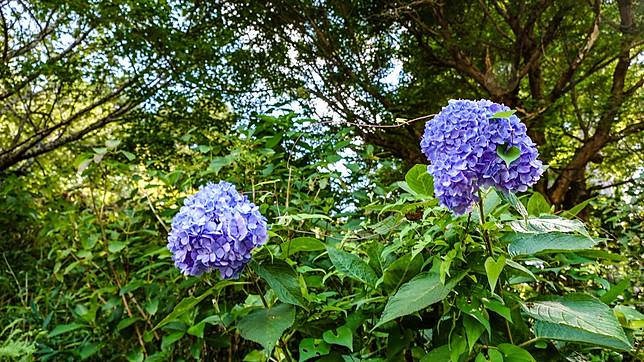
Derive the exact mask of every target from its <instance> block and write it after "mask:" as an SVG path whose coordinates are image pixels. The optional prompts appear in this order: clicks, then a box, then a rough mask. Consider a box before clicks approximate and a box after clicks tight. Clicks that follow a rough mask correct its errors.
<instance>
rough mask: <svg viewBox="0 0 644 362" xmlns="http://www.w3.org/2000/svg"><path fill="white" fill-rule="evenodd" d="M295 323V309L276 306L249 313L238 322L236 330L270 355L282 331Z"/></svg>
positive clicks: (283, 305) (281, 305) (280, 305)
mask: <svg viewBox="0 0 644 362" xmlns="http://www.w3.org/2000/svg"><path fill="white" fill-rule="evenodd" d="M294 321H295V307H294V306H292V305H290V304H278V305H274V306H273V307H271V308H269V309H259V310H256V311H254V312H251V313H250V314H248V315H247V316H245V317H244V318H242V319H241V320H239V322H237V325H236V327H237V329H238V330H239V334H241V336H242V337H244V338H245V339H248V340H251V341H254V342H257V343H259V344H261V345H262V347H264V349H265V350H266V352H267V353H268V354H269V355H270V354H271V352H272V351H273V348H275V345H276V344H277V342H278V341H279V339H280V338H281V337H282V334H283V333H284V331H286V330H287V329H288V328H290V327H291V326H292V325H293V322H294Z"/></svg>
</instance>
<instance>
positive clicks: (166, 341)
mask: <svg viewBox="0 0 644 362" xmlns="http://www.w3.org/2000/svg"><path fill="white" fill-rule="evenodd" d="M185 334H186V332H185V331H176V332H172V333H170V334H167V335H165V336H163V338H162V339H161V350H163V351H165V350H167V349H168V348H169V347H170V346H172V345H173V344H174V343H175V342H176V341H178V340H180V339H181V337H183V336H184V335H185Z"/></svg>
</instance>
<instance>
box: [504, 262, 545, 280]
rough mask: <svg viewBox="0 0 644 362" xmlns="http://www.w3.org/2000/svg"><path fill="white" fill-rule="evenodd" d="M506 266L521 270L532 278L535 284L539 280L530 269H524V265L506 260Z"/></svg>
mask: <svg viewBox="0 0 644 362" xmlns="http://www.w3.org/2000/svg"><path fill="white" fill-rule="evenodd" d="M505 265H507V266H509V267H510V268H513V269H516V270H520V271H522V272H524V273H525V274H527V275H528V276H530V278H532V279H533V280H534V281H535V282H536V281H537V280H538V279H537V277H536V276H535V275H534V273H533V272H531V271H530V269H528V268H526V267H524V266H523V265H521V264H519V263H517V262H516V261H514V260H512V259H506V260H505Z"/></svg>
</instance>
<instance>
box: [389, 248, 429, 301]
mask: <svg viewBox="0 0 644 362" xmlns="http://www.w3.org/2000/svg"><path fill="white" fill-rule="evenodd" d="M422 267H423V258H422V256H417V257H415V258H413V259H412V258H411V255H410V254H405V255H403V256H401V257H400V258H398V259H396V261H394V262H393V263H391V264H389V266H388V267H387V269H385V272H384V273H383V276H382V279H383V284H384V285H385V287H386V288H387V291H388V292H389V291H391V292H393V291H394V290H395V289H396V287H398V286H399V285H401V284H403V283H405V282H406V281H408V280H409V279H411V278H412V277H413V276H416V275H417V274H418V273H419V272H420V270H421V268H422Z"/></svg>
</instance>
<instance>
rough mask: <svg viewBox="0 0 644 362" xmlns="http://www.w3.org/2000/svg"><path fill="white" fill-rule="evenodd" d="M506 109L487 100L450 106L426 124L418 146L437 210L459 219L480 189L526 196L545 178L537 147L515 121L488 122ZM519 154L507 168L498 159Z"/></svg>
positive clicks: (517, 120) (516, 119)
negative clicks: (425, 162)
mask: <svg viewBox="0 0 644 362" xmlns="http://www.w3.org/2000/svg"><path fill="white" fill-rule="evenodd" d="M509 110H510V108H509V107H507V106H505V105H502V104H497V103H493V102H491V101H488V100H484V99H483V100H479V101H471V100H450V101H449V104H448V105H447V106H446V107H444V108H443V109H442V110H441V112H440V113H438V114H437V115H436V116H435V117H434V118H432V119H431V120H430V121H428V122H427V124H426V125H425V132H424V134H423V138H422V141H421V143H420V146H421V149H422V151H423V153H424V154H425V155H426V156H427V158H428V159H429V161H430V162H431V164H430V165H429V166H428V167H427V171H428V172H429V173H430V174H431V175H432V176H434V190H435V195H436V196H437V197H438V199H439V200H440V201H441V204H442V205H444V206H446V207H447V208H449V209H450V210H452V211H453V212H454V213H456V214H463V213H465V212H466V211H468V210H469V209H470V207H471V206H472V205H473V204H474V203H476V202H478V200H479V198H478V196H477V191H478V190H479V188H480V187H485V186H494V187H496V188H497V189H500V190H502V191H505V192H517V191H526V190H527V189H528V187H529V186H531V185H533V184H534V183H536V182H537V180H539V178H540V177H541V174H542V173H543V169H542V163H541V161H539V160H538V159H537V157H538V156H539V153H538V151H537V148H536V145H535V144H534V142H532V140H531V139H530V137H528V135H527V133H526V126H525V125H524V124H523V123H522V122H521V121H520V120H519V118H518V117H517V116H515V115H511V116H508V117H504V118H492V116H493V115H495V114H497V113H498V112H504V111H509ZM512 147H516V148H518V149H519V151H520V154H519V157H518V158H517V159H516V160H514V161H512V162H511V163H510V164H509V165H507V164H506V162H505V161H504V160H503V159H502V158H501V157H500V156H499V155H498V154H497V149H500V150H501V152H507V151H508V150H510V149H511V148H512Z"/></svg>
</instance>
